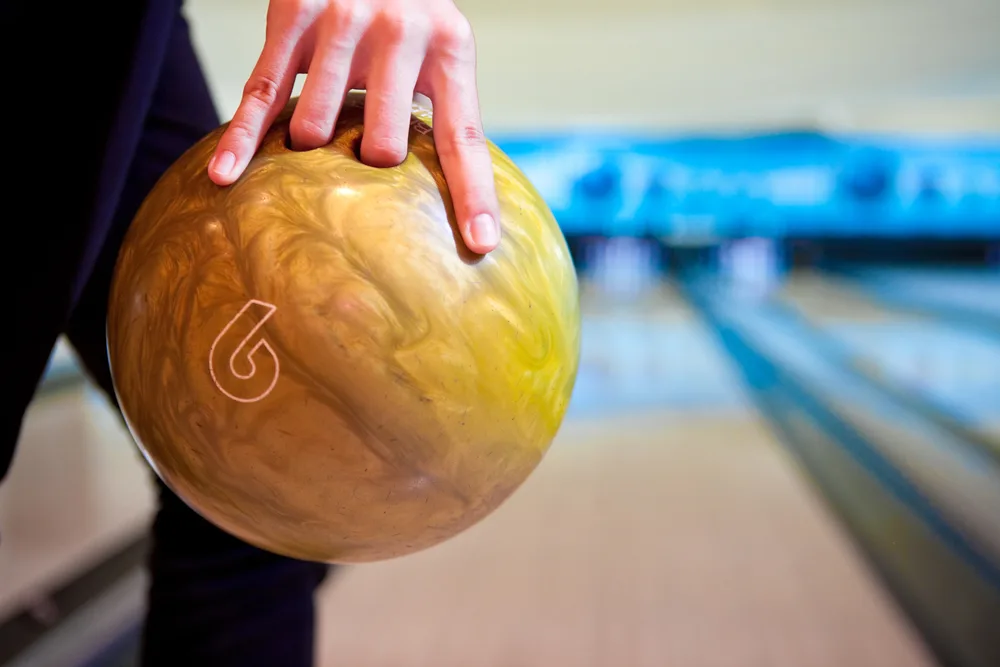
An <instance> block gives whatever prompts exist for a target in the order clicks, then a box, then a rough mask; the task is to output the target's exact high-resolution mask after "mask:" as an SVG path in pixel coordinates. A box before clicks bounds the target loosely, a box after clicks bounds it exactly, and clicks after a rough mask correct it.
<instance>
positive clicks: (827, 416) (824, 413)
mask: <svg viewBox="0 0 1000 667" xmlns="http://www.w3.org/2000/svg"><path fill="white" fill-rule="evenodd" d="M687 288H688V289H687V291H688V293H689V298H690V299H691V302H692V303H693V304H694V305H695V306H696V307H698V308H699V310H701V311H702V313H703V315H704V316H705V318H706V319H707V320H708V322H709V323H710V324H711V325H712V327H713V328H714V329H715V331H716V333H717V335H718V337H719V339H720V340H721V342H722V344H723V346H724V347H725V349H726V350H727V351H728V352H729V353H730V354H731V355H732V357H733V358H734V359H735V360H736V362H737V363H738V364H739V365H740V367H741V368H742V369H743V371H744V374H745V376H746V378H747V382H748V383H749V384H750V385H751V388H752V389H753V390H756V391H766V390H768V389H771V388H775V387H778V388H780V390H781V391H782V392H784V393H786V395H788V396H789V397H790V398H791V399H792V400H793V401H794V402H795V403H796V404H797V406H798V407H799V408H800V409H801V410H802V411H803V412H805V413H806V414H808V415H809V416H810V418H811V419H812V420H813V421H814V422H816V423H817V424H819V425H820V426H821V428H822V429H823V430H824V431H825V432H827V433H828V434H829V435H830V436H831V437H832V438H833V439H834V440H835V441H836V442H837V443H838V444H839V445H840V446H841V447H842V448H843V449H844V450H845V451H846V452H847V453H848V454H849V455H850V456H851V458H853V459H854V460H855V461H856V462H857V463H858V464H859V465H861V466H862V467H863V468H864V469H866V470H867V471H868V472H869V473H870V474H871V475H872V476H873V477H875V478H876V479H877V480H878V481H879V483H880V484H881V485H882V486H883V487H884V488H886V489H887V490H888V491H890V493H891V494H892V495H893V496H894V497H895V498H897V499H898V500H899V501H900V502H901V503H902V504H903V505H905V506H906V507H907V508H908V509H909V511H910V512H912V513H913V514H914V515H915V516H917V517H918V518H919V519H920V520H921V521H922V522H923V523H924V524H925V525H927V526H928V527H929V528H930V529H931V531H932V532H933V533H934V534H935V535H937V536H938V538H939V539H940V540H941V541H942V543H943V544H945V545H946V546H947V547H948V548H949V550H951V551H952V552H953V553H954V554H956V556H958V557H959V558H960V559H961V561H962V562H964V563H965V564H966V566H967V567H969V568H970V569H971V570H972V571H974V572H975V573H976V574H977V576H979V577H980V578H981V579H982V580H983V581H984V582H986V583H987V584H988V585H989V586H991V587H992V588H994V589H996V590H997V591H1000V565H998V564H997V563H995V562H993V561H992V560H990V558H989V557H988V556H987V555H986V554H984V553H983V552H982V551H980V550H979V549H978V548H977V546H976V545H974V544H972V543H971V542H970V541H969V540H967V539H966V538H965V536H964V535H962V534H961V533H960V532H959V531H958V530H956V529H955V528H954V527H953V526H952V525H951V524H950V522H948V520H947V519H946V518H945V517H944V516H942V514H941V513H940V512H939V511H938V510H937V508H936V507H935V506H934V505H933V503H931V502H930V500H929V499H928V498H926V497H925V496H924V494H923V493H922V492H921V491H920V489H918V488H917V487H915V486H914V485H913V484H912V483H911V482H910V480H909V479H907V478H906V476H904V475H903V474H902V473H901V472H900V471H899V470H898V469H896V468H895V466H893V465H892V463H891V462H890V461H888V460H887V459H886V458H885V457H884V456H882V455H881V454H880V453H879V451H878V450H877V448H876V447H875V446H873V445H872V443H871V442H870V441H868V440H867V439H866V438H865V437H864V436H863V435H861V434H860V433H858V432H857V431H856V430H855V429H854V428H852V427H851V426H849V425H848V424H846V423H845V422H844V421H843V420H841V419H840V418H839V417H837V416H836V415H835V414H834V413H833V412H831V411H830V410H829V409H828V408H827V407H826V406H825V405H823V403H822V402H821V401H819V400H817V399H816V397H815V396H814V395H813V394H812V393H811V392H810V391H809V390H808V389H807V388H806V387H804V386H803V385H802V383H801V382H800V381H799V380H798V379H797V378H796V377H794V376H793V374H791V373H789V372H788V371H787V370H786V369H784V368H782V367H781V366H779V365H778V364H776V363H775V362H774V361H772V360H771V359H769V358H767V357H766V356H765V355H764V354H763V353H762V352H761V351H760V350H758V349H757V348H756V347H754V346H753V345H752V344H751V343H750V342H749V341H748V340H747V339H746V337H745V336H743V335H742V334H741V332H740V331H739V330H738V329H737V328H735V327H733V326H731V325H729V324H728V323H727V322H726V321H725V318H724V317H723V316H720V315H719V314H718V312H717V310H716V307H715V304H714V303H713V302H712V299H711V297H708V296H706V295H704V294H701V293H700V290H698V289H697V288H696V287H694V286H691V285H688V286H687Z"/></svg>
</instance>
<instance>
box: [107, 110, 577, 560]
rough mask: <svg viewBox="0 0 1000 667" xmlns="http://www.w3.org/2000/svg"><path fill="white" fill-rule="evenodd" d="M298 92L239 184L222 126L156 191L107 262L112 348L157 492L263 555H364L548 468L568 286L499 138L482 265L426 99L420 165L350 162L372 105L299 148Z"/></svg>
mask: <svg viewBox="0 0 1000 667" xmlns="http://www.w3.org/2000/svg"><path fill="white" fill-rule="evenodd" d="M296 101H297V100H294V99H293V100H292V101H291V102H290V103H289V105H288V107H287V108H286V109H285V110H284V111H283V113H282V114H281V115H280V116H279V117H278V119H277V120H276V122H275V123H274V125H273V126H272V127H271V129H270V130H269V131H268V132H267V134H266V136H265V137H264V139H263V143H262V145H261V147H260V149H259V151H258V153H257V154H256V156H255V157H254V159H253V161H252V162H251V163H250V165H249V167H248V168H247V170H246V172H245V173H244V174H243V175H242V176H241V177H240V179H239V180H238V181H236V182H235V183H234V184H232V185H231V186H228V187H219V186H217V185H215V184H214V183H212V182H211V181H210V180H209V178H208V175H207V172H206V168H207V165H208V161H209V158H210V157H211V155H212V151H213V149H214V147H215V146H216V144H217V142H218V139H219V137H220V135H221V133H222V131H223V129H224V127H225V126H223V127H221V128H219V129H218V130H216V131H215V132H214V133H211V134H209V135H208V136H207V137H205V138H204V139H203V140H202V141H200V142H199V143H198V144H196V145H195V146H193V147H192V148H191V149H190V150H189V151H188V152H187V153H186V154H184V155H183V156H182V157H181V158H180V159H179V160H178V161H177V162H176V163H175V164H173V165H172V166H171V167H170V168H169V169H168V171H167V172H166V173H165V174H164V175H163V176H162V178H161V179H160V181H159V182H158V183H157V185H156V186H155V187H154V188H153V190H152V191H151V192H150V193H149V195H148V197H147V198H146V200H145V201H144V202H143V204H142V206H141V208H140V209H139V211H138V212H137V214H136V217H135V219H134V221H133V222H132V225H131V226H130V228H129V230H128V232H127V235H126V238H125V239H124V243H123V246H122V248H121V250H120V253H119V257H118V261H117V264H116V267H115V275H114V279H113V284H112V288H111V294H110V300H109V314H108V330H107V337H108V354H109V360H110V363H111V368H112V375H113V379H114V386H115V391H116V394H117V398H118V401H119V404H120V407H121V410H122V413H123V415H124V418H125V421H126V423H127V425H128V428H129V430H130V431H131V433H132V435H133V438H134V440H135V441H136V444H137V446H138V448H139V450H140V451H141V452H142V454H143V455H144V457H145V458H146V460H147V461H148V463H149V464H150V466H151V467H152V468H153V469H154V470H155V472H156V473H157V475H158V476H159V477H160V478H161V479H162V480H163V482H164V483H165V484H166V485H167V486H168V487H169V488H170V489H172V490H173V491H174V492H176V494H177V495H178V496H179V497H180V498H181V499H183V500H184V501H185V502H186V503H187V504H188V505H189V506H190V507H192V508H193V509H194V510H195V511H197V512H198V513H200V514H201V515H202V516H203V517H205V518H206V519H208V520H209V521H211V522H212V523H214V524H216V525H217V526H219V527H220V528H222V529H224V530H225V531H227V532H229V533H231V534H233V535H235V536H237V537H239V538H241V539H243V540H244V541H246V542H249V543H250V544H254V545H256V546H258V547H261V548H263V549H266V550H268V551H271V552H274V553H278V554H283V555H286V556H291V557H295V558H301V559H306V560H313V561H323V562H364V561H373V560H380V559H386V558H393V557H397V556H402V555H404V554H408V553H411V552H415V551H418V550H421V549H425V548H428V547H430V546H432V545H435V544H438V543H440V542H442V541H444V540H446V539H448V538H450V537H452V536H454V535H456V534H457V533H459V532H461V531H463V530H465V529H467V528H468V527H470V526H472V525H474V524H476V523H477V522H478V521H480V520H482V519H483V518H484V517H486V516H487V515H488V514H490V513H491V512H492V511H493V510H494V509H495V508H496V507H497V506H499V505H500V504H501V503H502V502H504V501H505V499H507V498H508V497H509V496H510V495H511V494H512V493H513V492H514V491H515V490H516V489H517V488H518V487H519V485H521V484H522V483H523V482H524V481H525V479H526V478H527V477H528V476H529V475H530V474H531V473H532V471H533V470H534V469H535V468H536V466H538V464H539V462H540V461H541V459H542V457H543V456H544V454H545V452H546V451H547V449H548V448H549V446H550V444H551V442H552V440H553V438H554V437H555V435H556V433H557V431H558V429H559V427H560V425H561V422H562V420H563V417H564V414H565V412H566V408H567V404H568V402H569V400H570V395H571V393H572V389H573V386H574V383H575V379H576V374H577V367H578V364H579V346H580V314H579V299H578V285H577V279H576V274H575V272H574V269H573V264H572V262H571V260H570V255H569V251H568V249H567V246H566V242H565V239H564V238H563V236H562V233H561V231H560V229H559V227H558V225H557V224H556V221H555V220H554V219H553V216H552V214H551V212H550V211H549V209H548V208H547V206H546V205H545V203H544V202H543V201H542V199H541V197H540V196H539V194H538V192H537V191H536V190H535V189H534V187H532V185H531V183H529V182H528V180H527V179H526V178H525V176H524V175H523V174H522V173H521V172H520V171H519V169H518V168H517V167H516V166H515V165H514V164H513V163H512V162H511V160H510V159H509V158H508V157H506V156H505V155H504V154H503V153H502V152H501V151H500V150H499V149H498V148H497V147H496V146H495V145H493V144H490V146H489V150H490V153H491V156H492V160H493V168H494V175H495V180H496V185H497V189H498V194H499V199H500V223H501V227H502V235H503V238H502V242H501V244H500V246H499V247H498V248H497V249H496V250H495V251H494V252H492V253H489V254H488V255H484V256H481V255H477V254H473V253H471V252H470V251H469V250H468V249H467V248H466V247H465V245H464V244H463V242H462V240H461V237H460V236H459V233H458V229H457V226H456V221H455V218H454V212H453V208H452V203H451V199H450V197H449V194H448V186H447V183H446V182H445V178H444V175H443V172H442V169H441V165H440V163H439V161H438V157H437V154H436V152H435V147H434V141H433V133H432V123H433V118H432V113H431V111H430V110H426V109H422V108H420V107H419V106H417V105H414V108H413V113H412V116H411V126H410V138H409V154H408V156H407V157H406V160H405V161H404V162H403V163H402V164H400V165H399V166H398V167H394V168H373V167H369V166H367V165H365V164H363V163H362V162H361V161H360V160H359V158H358V149H359V146H360V141H361V134H362V131H363V116H364V93H361V92H352V93H351V94H350V95H349V96H348V98H347V100H346V102H345V104H344V108H343V111H342V113H341V115H340V118H339V120H338V123H337V127H336V130H335V133H334V137H333V139H332V141H331V142H330V143H329V144H328V145H326V146H324V147H322V148H319V149H316V150H309V151H296V150H292V149H290V148H289V139H288V137H289V131H288V124H289V120H290V117H291V113H292V110H293V109H294V106H295V103H296Z"/></svg>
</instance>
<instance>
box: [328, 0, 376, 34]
mask: <svg viewBox="0 0 1000 667" xmlns="http://www.w3.org/2000/svg"><path fill="white" fill-rule="evenodd" d="M329 12H330V14H329V16H330V21H331V23H332V25H333V28H334V30H335V31H337V32H340V33H345V32H346V33H353V32H355V31H357V30H359V29H361V28H362V27H363V26H364V25H365V24H367V23H368V10H367V9H366V8H365V6H364V4H363V3H360V2H345V3H332V4H331V5H330V9H329Z"/></svg>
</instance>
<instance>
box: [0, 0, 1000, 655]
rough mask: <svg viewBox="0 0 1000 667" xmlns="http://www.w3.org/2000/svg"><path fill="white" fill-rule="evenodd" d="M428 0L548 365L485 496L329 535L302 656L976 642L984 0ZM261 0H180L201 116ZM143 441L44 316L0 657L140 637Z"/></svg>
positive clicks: (990, 297) (980, 537)
mask: <svg viewBox="0 0 1000 667" xmlns="http://www.w3.org/2000/svg"><path fill="white" fill-rule="evenodd" d="M456 4H457V5H458V7H459V8H460V9H461V11H462V12H463V13H464V14H465V15H466V17H467V18H468V19H469V21H470V23H471V25H472V27H473V29H474V33H475V38H476V46H477V53H478V56H477V58H478V64H477V77H478V86H479V99H480V104H481V109H482V118H483V123H484V128H485V132H486V135H487V136H488V138H489V139H490V140H491V141H492V142H494V143H495V144H496V146H497V147H499V149H501V150H502V151H503V152H504V153H505V154H506V155H507V156H508V157H509V158H510V160H511V161H512V162H513V163H514V164H515V165H516V166H517V167H518V168H519V169H520V170H521V171H522V172H523V174H524V176H525V178H526V179H527V180H528V181H530V182H531V184H532V185H533V186H534V188H535V189H536V190H537V192H538V194H539V196H540V197H541V199H542V200H544V203H545V205H546V206H547V207H548V208H549V209H550V210H551V213H552V216H553V218H554V220H555V221H556V222H557V223H558V229H559V231H560V232H561V234H562V236H563V237H564V238H565V242H566V248H567V249H568V256H569V257H571V260H572V272H573V275H575V276H576V278H577V281H578V282H577V289H578V294H576V295H575V296H574V298H578V303H579V312H580V332H581V333H580V337H579V343H580V344H579V366H578V369H577V371H576V377H575V381H574V384H573V386H572V395H571V398H570V399H569V403H568V408H567V409H566V411H565V415H564V417H563V419H562V422H561V424H560V425H559V428H558V432H557V433H556V434H555V436H554V439H553V440H552V442H551V445H550V446H549V448H548V450H547V451H546V452H545V454H544V456H543V457H542V458H541V460H540V462H539V463H538V465H537V467H536V468H535V469H534V470H533V471H532V472H531V473H530V475H528V476H527V478H526V479H525V480H524V482H523V484H520V486H518V487H517V488H516V489H515V490H514V491H513V492H512V493H511V494H510V496H509V497H508V498H507V499H506V500H504V501H503V502H502V503H500V504H499V506H498V507H497V508H496V509H495V510H494V511H492V512H491V513H489V514H488V515H487V516H485V517H482V518H481V520H478V521H477V522H475V523H474V524H473V525H471V526H470V527H468V528H467V529H465V530H463V531H460V532H459V533H458V534H456V535H454V536H452V537H449V538H448V539H445V540H443V541H441V542H439V543H436V544H433V545H431V546H429V547H427V548H424V549H419V550H417V551H415V552H413V553H407V554H405V555H401V556H398V557H391V558H384V559H376V560H373V561H371V562H361V563H348V564H342V565H336V566H335V567H334V568H333V569H332V570H331V574H330V576H329V577H328V578H327V579H326V580H325V582H324V583H323V585H322V587H321V588H320V589H319V591H318V592H317V595H316V605H317V620H316V646H315V664H316V665H317V667H472V666H474V667H997V666H998V665H1000V639H998V636H1000V635H998V632H1000V626H998V619H1000V38H998V35H1000V3H998V2H996V0H958V1H956V2H951V3H944V2H939V1H935V0H869V1H865V2H861V1H858V0H838V1H837V2H834V1H832V0H800V1H798V2H783V1H779V0H744V1H742V2H734V1H730V0H702V1H698V2H694V1H690V0H618V1H616V2H612V3H608V2H604V1H603V0H572V1H570V0H508V1H507V2H503V3H495V2H488V1H487V0H457V3H456ZM266 12H267V1H266V0H188V1H187V3H186V8H185V14H186V16H187V18H188V21H189V23H190V26H191V31H192V35H193V38H194V41H195V46H196V50H197V52H198V54H199V56H200V58H201V59H202V63H203V66H204V68H205V70H206V72H207V75H208V79H209V84H210V87H211V89H212V95H213V98H214V99H215V101H216V104H217V105H218V110H219V113H220V115H221V116H222V117H223V118H227V119H228V118H230V117H232V115H233V113H234V112H235V111H236V109H237V107H238V105H239V103H240V99H241V95H242V91H243V86H244V84H245V82H246V78H247V76H248V74H249V72H250V71H251V70H252V68H253V66H254V63H255V61H256V59H257V56H258V54H259V52H260V48H261V45H262V43H263V40H264V28H265V15H266ZM303 78H304V77H301V76H300V78H299V80H298V83H297V90H300V89H301V86H302V83H303ZM431 102H433V101H431ZM362 205H363V204H362ZM502 224H503V221H501V226H502ZM501 244H503V240H501ZM529 288H530V289H536V287H535V286H525V289H529ZM439 289H440V292H441V293H442V294H444V293H445V292H447V290H448V289H449V286H448V285H440V286H439ZM442 298H446V297H445V296H442ZM484 298H489V295H487V296H486V297H484ZM512 303H513V302H512ZM512 308H513V306H512ZM529 335H530V334H529ZM567 363H568V362H567ZM439 372H444V371H439ZM539 382H541V380H539ZM467 400H468V401H469V404H470V407H469V409H470V410H471V409H475V406H476V402H477V395H476V394H475V393H469V395H468V398H467ZM385 409H386V410H392V409H393V408H392V406H391V405H386V406H385ZM469 444H470V445H473V446H474V445H475V443H469ZM246 446H252V443H251V445H246ZM154 475H155V473H154V471H153V469H152V467H151V466H150V464H149V463H148V462H147V460H146V459H145V458H144V457H143V455H142V452H141V451H140V449H139V448H138V447H137V445H136V442H135V439H134V438H133V437H132V434H131V433H130V431H129V429H128V428H126V426H125V424H124V423H123V421H122V419H121V417H120V415H119V413H118V412H117V410H115V409H113V408H112V404H111V402H109V400H108V398H107V397H106V396H105V395H104V394H102V393H101V391H100V390H99V389H97V388H96V385H95V383H94V382H92V381H91V380H90V378H89V377H88V376H87V374H86V373H85V372H84V371H83V370H82V369H81V366H80V364H79V363H78V359H77V356H76V353H75V351H74V349H73V347H72V346H71V345H70V344H69V343H68V342H67V341H66V340H65V339H60V341H59V342H58V344H57V345H56V347H55V348H54V349H53V352H52V357H51V359H50V362H49V366H48V369H47V371H46V374H45V377H44V379H43V381H42V382H41V384H40V385H39V387H38V389H37V392H36V395H35V398H34V400H33V402H32V404H31V405H30V407H29V410H28V413H27V415H26V417H25V420H24V424H23V427H22V431H21V435H20V441H19V444H18V447H17V450H16V456H15V459H14V461H13V464H12V466H11V469H10V471H9V473H8V474H7V476H6V478H5V479H4V480H3V482H2V483H0V664H2V665H9V666H10V667H126V666H128V667H139V665H140V662H139V654H140V648H139V647H140V643H141V637H142V628H143V623H144V614H145V609H146V592H147V587H148V585H149V577H148V572H147V568H146V563H147V561H146V557H147V555H148V553H149V548H150V542H149V539H150V538H149V528H150V525H151V521H152V518H153V516H154V512H155V509H156V497H155V495H154ZM372 502H374V501H372ZM384 502H386V503H387V504H388V503H391V501H390V500H386V501H384ZM410 528H412V530H413V531H415V532H416V531H417V530H418V528H419V527H417V526H412V527H410ZM178 667H181V666H178ZM275 667H282V666H281V665H276V666H275Z"/></svg>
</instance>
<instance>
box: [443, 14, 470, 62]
mask: <svg viewBox="0 0 1000 667" xmlns="http://www.w3.org/2000/svg"><path fill="white" fill-rule="evenodd" d="M435 40H436V42H437V45H438V48H440V49H441V51H442V52H443V53H445V54H447V55H450V56H453V57H459V58H465V57H468V56H469V55H470V54H471V53H473V52H474V51H475V48H476V39H475V35H474V34H473V32H472V24H471V23H469V20H468V19H467V18H465V16H464V15H462V14H456V15H455V16H453V17H451V18H449V19H447V20H444V21H442V22H441V23H440V24H439V25H438V26H437V34H436V35H435Z"/></svg>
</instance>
